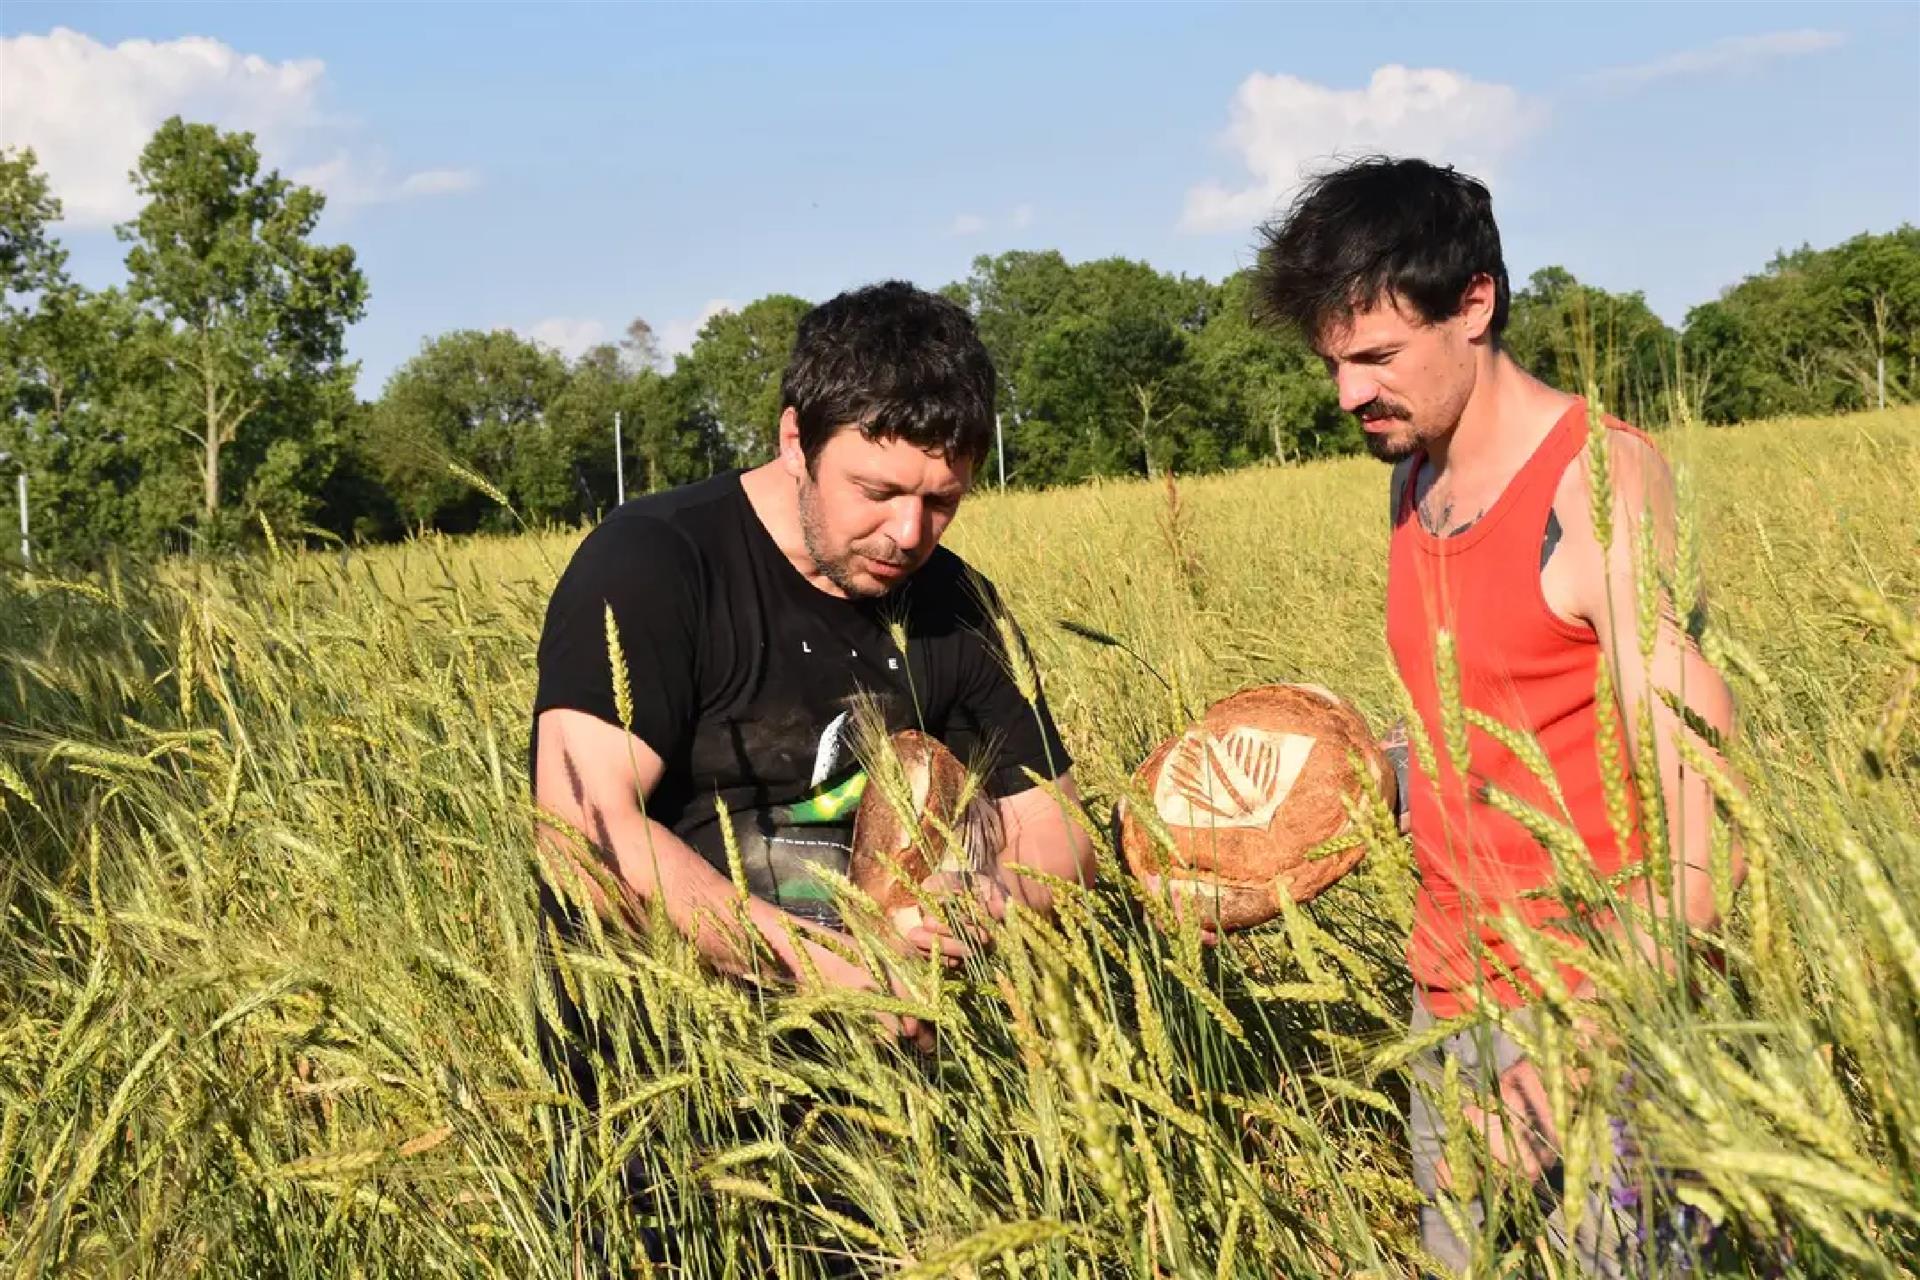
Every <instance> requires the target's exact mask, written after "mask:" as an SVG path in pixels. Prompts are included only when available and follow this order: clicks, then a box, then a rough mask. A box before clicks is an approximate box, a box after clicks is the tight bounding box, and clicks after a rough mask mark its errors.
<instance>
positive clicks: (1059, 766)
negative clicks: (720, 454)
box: [530, 283, 1093, 1035]
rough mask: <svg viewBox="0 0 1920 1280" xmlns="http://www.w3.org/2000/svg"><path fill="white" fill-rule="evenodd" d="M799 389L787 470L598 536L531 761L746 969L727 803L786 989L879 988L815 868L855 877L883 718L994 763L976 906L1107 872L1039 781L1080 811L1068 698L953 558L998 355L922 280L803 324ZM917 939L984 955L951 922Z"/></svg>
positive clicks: (595, 839)
mask: <svg viewBox="0 0 1920 1280" xmlns="http://www.w3.org/2000/svg"><path fill="white" fill-rule="evenodd" d="M781 394H782V403H783V406H784V407H783V409H782V412H781V416H780V422H779V440H778V454H777V456H776V457H775V458H774V459H773V461H771V462H768V463H766V464H765V465H762V466H759V467H756V468H753V469H751V470H746V471H734V472H728V473H725V474H722V475H717V476H714V477H712V478H711V479H709V480H705V481H702V482H699V483H696V484H691V485H687V486H685V487H683V488H680V489H675V490H672V491H669V492H665V493H661V494H656V495H652V496H649V497H645V498H640V499H637V500H635V501H633V502H629V503H627V504H626V505H624V506H622V507H620V508H619V509H618V510H617V511H615V512H614V513H613V514H612V515H611V516H610V517H608V518H607V519H606V520H605V521H604V522H603V523H602V524H601V525H600V526H599V527H598V528H596V529H595V530H594V531H593V532H592V533H591V534H589V535H588V537H587V538H586V540H585V541H584V542H583V543H582V544H581V545H580V547H579V549H578V551H577V552H576V553H575V554H574V557H573V559H572V561H571V562H570V563H569V565H568V566H567V569H566V571H565V573H564V574H563V575H562V576H561V579H560V582H559V584H558V586H557V587H556V588H555V590H554V594H553V598H552V601H551V602H550V604H549V606H548V611H547V618H546V627H545V630H544V632H543V634H542V636H541V641H540V651H539V668H540V671H539V692H538V695H537V699H536V702H535V706H534V727H533V734H532V742H531V744H530V745H531V751H530V768H531V773H532V780H533V786H534V793H535V796H536V799H537V801H538V803H539V804H540V806H541V807H542V808H543V809H545V810H546V811H547V812H549V813H551V814H553V815H554V816H555V817H557V818H558V819H560V820H561V821H562V822H564V823H565V824H567V825H568V826H570V827H572V828H573V829H575V830H577V831H579V832H582V833H584V834H585V835H586V836H587V838H588V839H589V840H590V841H591V842H592V844H593V845H594V846H595V849H596V852H597V853H598V855H599V856H600V857H601V859H602V860H603V862H604V865H605V866H606V867H607V868H608V870H609V871H611V872H612V873H614V875H615V876H616V878H617V880H618V882H619V883H620V885H621V887H622V889H623V891H624V892H625V893H627V894H629V895H631V898H632V899H633V900H636V901H647V900H651V899H654V898H656V897H657V898H658V900H659V901H660V903H661V904H662V906H664V908H665V911H666V914H667V916H668V917H669V918H670V919H671V920H672V921H673V923H674V925H675V926H676V927H677V928H678V929H679V930H680V931H681V932H682V933H684V934H686V935H687V936H688V937H689V938H691V939H693V941H694V942H695V943H696V945H697V946H698V947H699V949H700V951H701V952H702V953H703V955H705V956H706V957H707V959H708V960H709V962H710V963H712V964H713V965H714V966H715V967H716V968H718V969H720V970H722V971H726V972H736V973H737V972H740V971H742V970H743V969H744V968H745V967H746V964H747V959H746V955H747V953H746V951H745V949H744V948H743V947H742V945H741V943H740V940H739V939H738V938H737V937H736V936H733V935H732V934H730V933H729V931H728V929H727V928H726V926H725V925H724V924H723V923H722V922H724V921H728V920H730V919H732V918H733V912H732V910H731V907H730V900H731V898H732V896H733V887H732V884H731V882H730V880H729V878H728V876H729V867H728V858H727V853H726V845H727V839H726V833H725V832H724V831H723V830H722V821H721V818H720V813H721V810H722V806H724V811H725V813H726V814H727V815H728V817H727V825H730V826H731V828H732V834H733V836H734V840H735V847H736V848H737V850H738V852H739V855H740V859H741V862H742V865H743V868H744V871H745V873H746V878H747V882H748V887H749V890H750V891H751V894H752V900H751V902H750V903H749V904H748V905H749V910H750V918H751V923H752V926H753V927H754V928H755V929H756V930H757V931H758V933H759V934H760V936H761V938H762V939H763V940H764V942H765V944H766V946H767V948H768V949H769V950H770V951H771V952H772V954H773V955H774V956H775V957H777V960H778V963H779V965H780V966H781V967H782V968H783V969H784V970H785V971H786V976H788V977H790V978H797V977H798V976H799V975H801V974H804V973H805V972H807V970H808V968H809V967H811V968H812V970H813V971H815V972H817V973H818V974H819V976H820V980H821V981H822V982H823V983H829V984H835V985H840V986H844V987H849V988H865V987H869V986H871V985H872V979H870V978H869V976H868V974H867V972H866V971H865V970H864V969H863V968H861V967H859V966H857V965H854V964H851V963H849V962H848V961H847V960H845V959H843V958H842V957H841V956H840V955H838V954H836V953H835V952H834V951H832V950H830V949H829V948H827V947H824V946H821V945H820V944H819V942H818V941H816V939H818V938H820V937H821V936H823V931H826V930H830V929H832V928H833V927H834V926H835V925H836V924H837V923H838V922H837V920H836V919H835V918H834V915H833V912H832V907H831V902H830V900H829V898H828V896H827V893H826V890H825V888H824V884H823V882H822V881H821V880H819V879H816V878H815V877H814V876H813V875H812V874H811V868H812V867H813V866H814V865H816V864H821V865H825V866H827V867H829V868H831V869H832V870H834V871H838V872H844V870H845V868H846V861H847V853H848V847H847V846H848V836H849V830H848V827H849V824H850V822H851V818H852V814H853V810H854V807H855V803H856V801H857V797H858V794H859V788H860V786H861V784H862V780H863V779H862V775H861V771H860V765H859V763H858V761H857V760H856V759H855V756H854V751H853V746H854V733H853V722H854V714H855V708H856V703H858V702H860V701H861V700H863V699H864V700H867V701H869V702H870V704H871V705H872V706H874V707H876V708H878V710H879V711H880V713H881V714H882V715H883V716H884V718H885V720H886V725H887V728H888V729H890V730H893V729H900V728H904V727H915V728H919V729H922V730H924V731H926V732H928V733H930V734H931V735H932V736H934V737H936V738H938V739H940V740H941V741H943V742H944V743H946V744H947V746H948V747H950V748H951V749H953V750H954V752H955V753H956V754H957V755H958V756H959V757H960V758H961V759H962V760H963V761H966V762H969V763H971V764H973V765H975V766H976V767H978V768H980V769H982V770H983V771H984V776H985V780H986V787H987V791H988V793H989V794H990V795H991V796H992V797H993V803H994V805H995V806H996V807H997V809H998V816H999V818H1000V825H1001V827H1002V829H1003V831H1004V835H1005V844H1004V848H1003V850H1002V851H1001V853H1000V857H999V864H998V869H997V872H996V873H995V874H992V875H988V876H985V877H980V878H977V879H974V880H972V881H970V882H969V883H967V884H966V885H961V884H959V883H957V882H955V881H952V880H949V879H946V878H943V877H936V878H935V881H934V882H931V883H929V885H928V886H927V887H928V889H929V891H930V892H935V893H972V894H976V895H978V896H979V898H980V899H981V902H982V905H983V906H984V907H985V908H986V909H987V910H988V911H989V912H990V913H991V914H993V915H996V916H997V915H998V914H1000V912H1001V911H1002V910H1003V909H1004V907H1005V905H1006V903H1007V902H1008V901H1014V902H1019V903H1021V904H1022V905H1024V906H1027V907H1030V908H1033V909H1037V910H1046V909H1048V907H1049V906H1050V903H1049V895H1048V893H1047V891H1046V889H1045V888H1044V886H1041V885H1040V884H1038V882H1036V881H1035V880H1033V879H1032V878H1030V877H1024V876H1021V875H1019V874H1017V873H1015V872H1013V871H1012V870H1011V869H1010V868H1012V867H1013V866H1015V865H1024V866H1027V867H1031V868H1034V869H1036V870H1039V871H1042V872H1045V873H1047V874H1049V875H1052V876H1056V877H1060V878H1062V879H1066V880H1069V881H1078V882H1082V883H1084V882H1086V881H1088V880H1089V879H1090V878H1091V875H1092V866H1093V862H1092V851H1091V846H1090V844H1089V842H1088V841H1087V838H1086V836H1085V835H1084V833H1083V832H1081V831H1080V829H1079V828H1078V827H1077V826H1076V825H1075V824H1074V823H1073V822H1072V821H1070V820H1069V818H1068V817H1067V815H1066V814H1065V813H1064V812H1063V811H1062V808H1061V806H1060V804H1059V803H1058V802H1057V801H1056V800H1055V799H1054V798H1053V797H1052V796H1050V795H1049V794H1048V792H1047V790H1046V789H1045V788H1041V787H1036V786H1034V785H1033V784H1032V780H1031V777H1030V776H1029V771H1031V773H1032V774H1034V775H1037V776H1039V777H1041V778H1046V779H1050V780H1052V781H1053V782H1055V783H1056V784H1057V786H1058V789H1059V790H1060V791H1061V792H1062V793H1064V794H1065V795H1066V796H1067V797H1068V798H1069V799H1071V798H1073V797H1074V787H1073V781H1072V778H1071V776H1070V774H1069V772H1068V770H1069V764H1070V761H1069V759H1068V756H1067V752H1066V750H1065V748H1064V747H1063V746H1062V744H1061V742H1060V738H1059V735H1058V733H1057V732H1056V730H1055V727H1054V723H1053V720H1052V716H1051V714H1050V713H1049V711H1048V708H1047V704H1046V701H1045V698H1044V695H1041V694H1039V693H1038V691H1037V685H1031V686H1030V691H1032V692H1034V693H1035V696H1034V697H1033V699H1032V700H1031V701H1029V700H1028V698H1026V697H1024V696H1023V695H1022V694H1021V692H1020V688H1019V685H1018V683H1016V681H1015V679H1014V678H1013V676H1012V674H1011V671H1010V666H1009V664H1010V663H1014V662H1018V663H1023V664H1026V666H1027V669H1028V670H1031V664H1030V659H1029V658H1028V656H1027V655H1026V654H1025V652H1024V651H1022V652H1021V653H1017V654H1009V653H1007V652H1006V650H1005V646H1004V644H1003V642H1002V639H1001V637H1002V636H1003V635H1014V634H1015V633H1014V632H1013V631H1012V628H1011V627H1010V626H1007V625H1004V624H1003V623H997V622H996V615H997V612H998V604H997V600H996V598H995V596H994V594H993V591H992V589H991V587H990V586H989V585H988V584H987V583H986V582H985V581H984V580H982V579H979V578H978V577H977V576H976V575H974V574H973V573H972V572H971V571H970V570H969V569H968V567H967V566H966V565H965V564H964V563H963V562H962V561H961V560H960V558H959V557H958V556H956V555H954V554H953V553H952V552H951V551H948V550H946V549H944V548H941V547H940V546H939V541H940V538H941V535H942V534H943V533H944V532H945V530H946V527H947V525H948V523H949V522H950V521H951V520H952V519H953V516H954V513H955V511H956V510H957V509H958V507H959V505H960V502H961V499H962V498H963V497H964V496H965V495H966V493H967V491H968V488H969V486H970V484H971V481H972V479H973V475H974V472H975V470H976V468H977V467H979V465H980V464H981V463H982V461H983V460H984V458H985V454H986V451H987V447H988V444H989V442H990V440H991V438H992V435H991V433H992V429H993V394H994V373H993V366H992V363H991V361H990V360H989V358H988V356H987V353H986V350H985V348H984V347H983V346H982V345H981V343H980V341H979V339H978V337H977V336H976V335H975V333H974V329H973V325H972V322H971V320H970V319H969V318H968V317H967V315H966V313H965V312H964V311H963V310H961V309H960V308H959V307H957V306H955V305H954V304H952V303H950V302H948V301H946V300H945V299H942V298H939V297H937V296H934V295H931V294H927V293H924V292H921V291H919V290H917V289H914V288H912V287H910V286H908V285H905V284H900V283H889V284H884V285H877V286H873V287H870V288H865V289H860V290H856V291H853V292H850V293H846V294H842V295H841V296H839V297H837V298H835V299H833V300H832V301H831V302H828V303H826V304H824V305H822V306H820V307H817V308H815V309H814V310H813V311H811V312H809V313H808V314H807V315H806V316H805V317H804V318H803V319H802V321H801V323H800V328H799V334H798V337H797V340H796V343H795V347H794V351H793V355H792V357H791V360H790V362H789V364H788V366H787V370H786V374H785V377H784V378H783V380H782V386H781ZM609 623H611V629H612V630H613V631H614V632H616V633H617V636H618V644H619V650H620V652H621V654H622V656H623V659H624V662H623V665H624V668H625V670H624V671H623V672H618V673H616V672H615V671H614V670H613V668H612V664H611V661H610V658H609V651H610V649H609V630H610V627H609ZM621 677H624V680H625V684H626V693H625V695H622V694H620V693H618V692H617V683H618V680H619V678H621ZM623 703H626V704H629V705H625V706H623ZM623 710H624V711H625V712H626V713H627V714H626V715H625V716H624V717H623V715H622V714H621V712H622V711H623ZM643 802H644V803H643ZM546 908H547V909H548V910H549V911H557V910H558V909H559V908H558V904H557V903H556V902H555V901H554V900H553V898H552V896H551V895H550V894H549V895H546ZM783 917H785V919H783ZM788 924H791V925H792V935H793V936H794V937H797V938H798V940H799V941H798V944H797V946H796V944H795V942H794V941H793V940H792V939H791V938H790V934H789V929H788V928H787V927H784V926H786V925H788ZM908 941H909V942H910V943H912V944H913V945H914V946H916V947H918V948H919V949H921V950H922V951H925V952H932V951H936V950H937V951H940V952H941V953H942V954H945V955H948V956H950V957H951V956H956V955H959V954H962V953H963V951H964V947H963V945H962V940H961V939H959V938H956V937H954V936H953V935H952V934H951V933H950V932H949V931H948V930H947V929H946V928H945V926H944V925H941V924H939V923H930V924H927V925H923V926H921V927H919V928H916V929H914V930H912V931H911V932H910V933H909V934H908ZM802 950H804V951H805V952H806V953H807V955H806V957H805V958H804V959H803V957H802V956H801V955H800V954H799V953H800V951H802ZM894 1025H895V1027H896V1029H898V1030H900V1031H902V1032H903V1033H905V1034H914V1035H918V1034H919V1029H918V1028H915V1027H914V1026H913V1025H912V1024H911V1023H895V1024H894Z"/></svg>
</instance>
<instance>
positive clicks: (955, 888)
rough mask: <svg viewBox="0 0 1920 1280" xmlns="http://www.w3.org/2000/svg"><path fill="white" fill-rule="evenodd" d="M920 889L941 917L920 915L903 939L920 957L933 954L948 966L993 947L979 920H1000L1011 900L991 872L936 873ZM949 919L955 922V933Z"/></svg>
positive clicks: (923, 881) (1003, 886) (988, 934)
mask: <svg viewBox="0 0 1920 1280" xmlns="http://www.w3.org/2000/svg"><path fill="white" fill-rule="evenodd" d="M920 890H921V892H923V893H924V894H926V895H927V896H928V897H929V898H932V899H933V900H934V903H935V905H937V906H939V907H940V908H941V911H942V914H941V915H936V916H932V917H925V916H922V917H921V918H920V920H919V922H918V923H916V924H914V925H913V926H912V927H911V928H909V929H907V930H906V931H905V933H904V934H903V936H904V937H905V939H906V941H907V942H908V943H909V944H910V945H911V946H912V947H913V948H914V949H915V950H917V951H918V952H919V953H920V954H921V955H934V954H936V953H937V954H938V955H939V956H940V957H941V959H942V960H944V961H946V962H947V963H948V964H949V965H954V964H959V963H960V962H961V961H963V960H965V959H966V958H967V957H968V956H971V955H974V954H977V953H979V952H982V951H985V950H986V949H987V948H988V947H990V946H992V945H993V935H992V933H991V932H990V931H989V929H988V928H987V927H986V925H985V924H984V923H983V922H982V919H981V917H983V916H984V917H985V919H987V920H991V921H994V922H995V923H998V922H1001V921H1004V920H1005V919H1006V918H1007V904H1008V902H1010V901H1011V900H1012V898H1011V895H1010V894H1009V892H1008V890H1007V887H1006V885H1004V884H1002V883H1001V881H1000V878H999V876H998V875H996V874H994V873H991V872H980V873H976V874H972V875H966V874H962V873H959V872H953V871H936V872H934V873H933V874H932V875H930V876H928V877H927V878H926V879H925V880H922V881H921V882H920ZM949 918H950V919H951V921H954V922H958V924H959V926H960V928H959V931H958V932H956V931H955V929H954V927H953V923H950V919H949Z"/></svg>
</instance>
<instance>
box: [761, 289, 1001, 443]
mask: <svg viewBox="0 0 1920 1280" xmlns="http://www.w3.org/2000/svg"><path fill="white" fill-rule="evenodd" d="M780 396H781V403H782V404H783V405H785V406H790V407H791V408H792V409H793V411H794V414H795V416H797V417H798V418H799V420H800V448H801V451H802V452H803V453H804V454H805V455H806V459H807V467H808V469H809V470H811V469H812V467H813V465H814V462H815V460H816V459H818V457H819V456H820V450H821V449H823V448H825V447H826V443H827V440H828V439H829V438H830V437H831V436H832V435H833V433H834V432H835V431H838V430H839V429H840V428H842V427H845V426H848V425H852V426H857V427H858V428H859V429H860V431H861V432H862V434H864V435H865V436H866V437H867V438H868V439H870V440H905V441H907V442H908V443H909V444H914V445H918V446H919V447H920V448H922V449H929V450H937V451H939V452H940V453H942V454H945V455H946V456H947V457H949V458H953V459H956V460H957V459H959V458H966V459H968V460H969V461H970V462H971V463H972V464H973V465H974V466H975V467H978V466H979V465H980V464H981V463H982V462H984V461H985V460H986V456H987V450H988V448H989V447H990V446H991V444H992V443H993V399H994V372H993V360H992V358H991V357H989V356H988V355H987V349H986V347H985V346H984V345H983V344H982V343H981V341H980V338H979V335H978V334H977V333H976V332H975V330H974V324H973V318H972V317H971V316H969V315H968V314H967V313H966V311H965V310H964V309H963V308H961V307H960V306H958V305H957V304H955V303H953V302H951V301H949V300H948V299H946V298H943V297H941V296H940V295H938V294H933V293H928V292H926V291H925V290H922V289H917V288H915V287H914V286H912V285H910V284H907V283H905V282H904V281H900V280H889V281H886V282H885V283H882V284H873V285H867V286H865V287H863V288H859V289H852V290H849V291H847V292H845V293H842V294H840V295H839V296H837V297H835V298H833V299H832V300H831V301H828V302H823V303H821V304H820V305H819V306H817V307H815V308H814V309H813V310H811V311H809V312H807V314H806V315H804V316H802V317H801V319H800V330H799V334H798V335H797V337H796V338H795V341H794V345H793V355H792V357H791V358H790V359H789V360H788V362H787V370H786V373H785V375H784V376H783V377H782V378H781V380H780Z"/></svg>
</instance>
